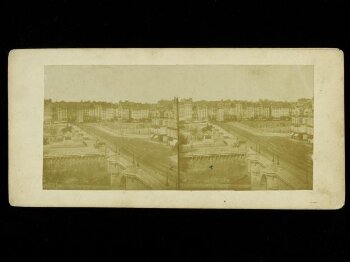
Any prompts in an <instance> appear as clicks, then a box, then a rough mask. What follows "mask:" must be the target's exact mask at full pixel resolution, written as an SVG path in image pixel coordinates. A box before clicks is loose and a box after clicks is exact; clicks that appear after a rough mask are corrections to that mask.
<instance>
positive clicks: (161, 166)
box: [81, 124, 177, 189]
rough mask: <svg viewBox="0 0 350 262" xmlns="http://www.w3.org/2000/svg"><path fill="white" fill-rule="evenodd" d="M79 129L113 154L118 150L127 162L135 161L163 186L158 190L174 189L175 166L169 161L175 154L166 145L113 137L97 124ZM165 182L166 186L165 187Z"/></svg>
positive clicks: (175, 180)
mask: <svg viewBox="0 0 350 262" xmlns="http://www.w3.org/2000/svg"><path fill="white" fill-rule="evenodd" d="M81 128H82V129H84V130H85V131H86V132H88V133H92V134H93V135H95V136H97V137H99V138H101V139H102V140H104V141H105V142H107V143H108V146H109V148H111V150H112V151H113V152H115V151H116V149H117V148H118V149H119V152H120V153H121V154H122V155H123V156H125V157H127V158H128V160H129V161H135V162H136V163H137V165H138V166H139V167H140V168H141V169H143V170H144V171H145V172H146V173H147V174H148V175H151V176H152V178H153V179H156V180H157V181H158V182H159V184H163V185H164V188H159V189H165V188H167V187H170V188H175V187H176V182H177V164H176V163H174V162H173V161H172V160H171V157H172V156H173V155H175V154H176V152H174V151H171V149H170V148H169V147H167V146H166V145H162V144H158V143H154V142H152V141H149V140H147V139H142V138H130V137H120V136H115V135H113V133H112V132H111V131H110V129H106V128H104V127H103V126H100V125H99V124H83V125H81ZM167 180H168V186H166V182H167ZM156 189H158V188H156Z"/></svg>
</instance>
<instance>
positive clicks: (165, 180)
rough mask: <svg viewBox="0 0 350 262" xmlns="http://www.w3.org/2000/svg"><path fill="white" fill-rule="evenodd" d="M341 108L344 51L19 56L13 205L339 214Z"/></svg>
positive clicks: (12, 124)
mask: <svg viewBox="0 0 350 262" xmlns="http://www.w3.org/2000/svg"><path fill="white" fill-rule="evenodd" d="M343 98H344V59H343V53H342V52H341V51H340V50H338V49H254V48H253V49H231V48H226V49H220V48H213V49H211V48H204V49H186V48H183V49H171V48H170V49H162V48H159V49H137V48H136V49H132V48H131V49H47V50H46V49H45V50H44V49H40V50H14V51H12V52H11V53H10V55H9V101H10V104H9V130H10V131H9V141H10V143H9V148H10V150H9V154H10V158H9V191H10V195H9V199H10V203H11V205H14V206H18V205H21V206H50V207H60V206H62V207H75V206H79V207H135V208H139V207H141V208H144V207H146V208H151V207H154V208H252V209H256V208H258V209H276V208H282V209H300V208H302V209H337V208H340V207H341V206H342V205H343V204H344V197H345V182H344V181H345V171H344V168H345V166H344V163H345V154H344V138H345V136H344V103H343V102H344V101H343ZM329 159H332V161H329ZM18 163H21V164H20V165H19V164H18Z"/></svg>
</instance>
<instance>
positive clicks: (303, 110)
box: [291, 99, 314, 144]
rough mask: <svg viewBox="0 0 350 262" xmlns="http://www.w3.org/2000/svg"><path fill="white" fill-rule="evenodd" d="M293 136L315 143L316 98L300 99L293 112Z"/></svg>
mask: <svg viewBox="0 0 350 262" xmlns="http://www.w3.org/2000/svg"><path fill="white" fill-rule="evenodd" d="M291 120H292V126H291V131H292V137H293V138H294V139H297V140H302V141H306V142H308V143H310V144H313V139H314V100H313V99H299V100H298V102H297V103H296V104H295V105H294V107H293V109H292V113H291Z"/></svg>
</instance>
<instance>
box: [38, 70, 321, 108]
mask: <svg viewBox="0 0 350 262" xmlns="http://www.w3.org/2000/svg"><path fill="white" fill-rule="evenodd" d="M313 77H314V76H313V66H309V65H302V66H298V65H291V66H285V65H273V66H266V65H263V66H256V65H253V66H249V65H248V66H246V65H244V66H240V65H174V66H167V65H159V66H158V65H157V66H154V65H139V66H138V65H136V66H134V65H131V66H129V65H127V66H125V65H124V66H123V65H117V66H115V65H110V66H109V65H108V66H104V65H103V66H100V65H98V66H85V65H84V66H79V65H78V66H76V65H74V66H70V65H58V66H56V65H55V66H45V99H52V100H53V101H88V100H90V101H106V102H118V101H120V100H122V101H124V100H129V101H134V102H143V103H146V102H147V103H155V102H157V101H158V100H160V99H172V98H174V97H175V96H177V97H179V98H190V97H191V98H192V99H193V100H221V99H231V100H249V101H257V100H259V99H270V100H279V101H296V100H297V99H299V98H311V97H312V96H313Z"/></svg>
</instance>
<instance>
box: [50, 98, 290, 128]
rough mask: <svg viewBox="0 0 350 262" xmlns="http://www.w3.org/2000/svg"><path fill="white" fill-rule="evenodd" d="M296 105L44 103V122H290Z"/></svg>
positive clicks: (246, 103) (189, 101)
mask: <svg viewBox="0 0 350 262" xmlns="http://www.w3.org/2000/svg"><path fill="white" fill-rule="evenodd" d="M294 104H295V103H290V102H276V101H267V100H260V101H258V102H247V101H230V100H227V101H192V99H182V100H180V101H177V100H176V99H174V100H162V101H160V102H158V103H157V104H143V103H134V102H129V101H124V102H119V103H115V104H114V103H105V102H52V101H51V100H45V103H44V106H45V108H44V112H45V116H44V121H45V123H50V122H95V121H108V120H121V121H151V120H152V119H155V118H176V114H177V106H178V107H179V108H178V112H179V120H180V121H196V120H197V121H208V120H210V121H230V120H241V119H290V118H291V115H292V109H293V108H294Z"/></svg>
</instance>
